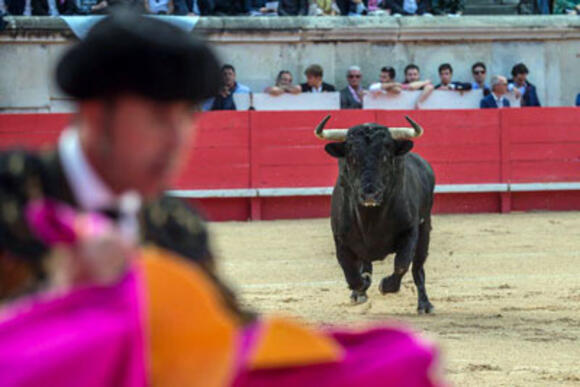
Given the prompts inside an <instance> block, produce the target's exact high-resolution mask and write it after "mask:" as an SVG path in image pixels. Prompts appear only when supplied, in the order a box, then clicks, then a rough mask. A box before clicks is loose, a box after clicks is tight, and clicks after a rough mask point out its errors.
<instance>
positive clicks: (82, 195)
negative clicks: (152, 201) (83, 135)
mask: <svg viewBox="0 0 580 387" xmlns="http://www.w3.org/2000/svg"><path fill="white" fill-rule="evenodd" d="M58 154H59V157H60V161H61V163H62V166H63V170H64V174H65V176H66V179H67V181H68V183H69V185H70V187H71V190H72V192H73V195H74V197H75V199H76V201H77V204H78V205H79V207H80V208H81V209H82V210H84V211H99V210H104V209H118V210H119V211H120V213H121V216H122V217H125V218H126V221H124V222H122V224H121V232H123V233H124V234H125V233H126V234H125V235H126V236H128V237H130V238H131V239H133V238H136V236H137V232H138V225H137V213H138V211H139V209H140V207H141V197H140V195H139V194H138V193H137V192H135V191H127V192H124V193H122V194H121V195H115V193H114V192H113V191H112V190H111V189H110V188H109V187H108V186H107V185H106V184H105V182H104V181H103V180H102V179H101V178H100V176H99V175H98V174H97V172H96V171H95V170H94V169H93V167H92V166H91V164H90V163H89V161H88V160H87V158H86V157H85V154H84V152H83V149H82V147H81V142H80V138H79V134H78V131H77V130H75V129H73V128H67V129H65V130H64V131H63V132H62V134H61V135H60V139H59V142H58Z"/></svg>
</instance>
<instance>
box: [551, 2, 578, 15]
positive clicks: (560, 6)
mask: <svg viewBox="0 0 580 387" xmlns="http://www.w3.org/2000/svg"><path fill="white" fill-rule="evenodd" d="M554 14H555V15H560V14H568V15H578V14H580V0H555V1H554Z"/></svg>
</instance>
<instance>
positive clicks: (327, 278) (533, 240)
mask: <svg viewBox="0 0 580 387" xmlns="http://www.w3.org/2000/svg"><path fill="white" fill-rule="evenodd" d="M210 229H211V231H212V233H213V243H214V248H215V250H216V252H217V254H218V255H219V256H220V258H221V270H222V272H223V273H224V274H225V276H226V277H227V278H228V279H229V281H230V282H231V283H232V284H233V285H235V287H236V288H237V290H238V291H239V292H240V293H241V295H242V298H243V300H244V303H246V304H247V305H251V306H253V307H254V308H255V309H257V310H259V311H262V312H267V313H285V314H286V313H289V314H292V315H297V316H301V317H304V318H306V319H308V320H310V321H313V322H316V323H319V324H323V325H327V324H349V325H361V324H363V325H364V324H372V323H376V322H385V321H387V322H388V321H392V320H399V321H403V322H405V323H408V324H411V325H412V326H413V327H415V329H418V330H421V331H423V332H425V333H426V334H427V335H428V336H430V337H431V338H434V339H435V340H436V341H437V342H438V343H439V344H440V346H441V348H442V350H443V355H444V359H445V369H446V372H447V376H448V378H449V379H450V380H451V381H452V382H453V383H454V384H455V385H458V386H532V385H533V386H547V385H580V213H578V212H567V213H554V212H552V213H525V214H524V213H515V214H510V215H496V214H489V215H439V216H435V217H434V221H433V231H432V234H431V235H432V239H431V252H430V255H429V259H428V260H427V265H426V276H427V291H428V294H429V296H430V299H431V302H432V303H433V304H434V305H435V314H433V315H427V316H418V315H417V314H416V312H415V308H416V294H415V293H416V292H415V286H414V284H413V281H412V278H411V275H410V273H408V274H407V276H406V277H405V279H404V283H403V287H402V288H401V291H400V292H399V294H396V295H389V296H381V295H380V294H379V292H378V288H377V287H378V282H379V280H380V279H381V278H382V277H383V276H384V275H386V274H390V273H391V270H392V264H393V258H392V256H389V257H388V258H387V259H386V260H385V261H383V262H380V263H376V264H375V269H374V277H373V285H372V287H371V289H370V290H369V301H368V302H367V303H366V304H363V305H358V306H353V305H350V303H349V294H350V293H349V291H348V290H347V288H346V282H345V281H344V278H343V274H342V271H341V269H340V268H339V266H338V263H337V262H336V258H335V256H334V245H333V243H332V235H331V231H330V224H329V220H328V219H315V220H298V221H273V222H253V223H250V222H249V223H213V224H211V225H210Z"/></svg>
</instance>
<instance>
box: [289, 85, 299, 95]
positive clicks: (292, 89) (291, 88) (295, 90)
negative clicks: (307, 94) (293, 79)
mask: <svg viewBox="0 0 580 387" xmlns="http://www.w3.org/2000/svg"><path fill="white" fill-rule="evenodd" d="M286 92H288V93H290V94H300V93H302V88H301V87H300V85H291V86H288V87H287V88H286Z"/></svg>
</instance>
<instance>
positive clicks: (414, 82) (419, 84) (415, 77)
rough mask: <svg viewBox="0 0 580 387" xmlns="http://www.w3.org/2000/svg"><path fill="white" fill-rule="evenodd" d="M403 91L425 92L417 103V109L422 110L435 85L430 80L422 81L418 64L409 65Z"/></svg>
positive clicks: (406, 69) (406, 68)
mask: <svg viewBox="0 0 580 387" xmlns="http://www.w3.org/2000/svg"><path fill="white" fill-rule="evenodd" d="M402 89H403V90H422V91H423V92H422V93H421V95H420V96H419V98H417V101H416V102H415V109H420V108H421V104H422V103H423V102H425V100H426V99H427V98H428V97H429V96H430V95H431V93H432V92H433V90H434V89H435V88H434V87H433V84H432V83H431V81H430V80H429V79H426V80H424V81H422V80H421V70H420V69H419V66H417V65H416V64H413V63H411V64H409V65H407V67H405V82H403V85H402Z"/></svg>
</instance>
